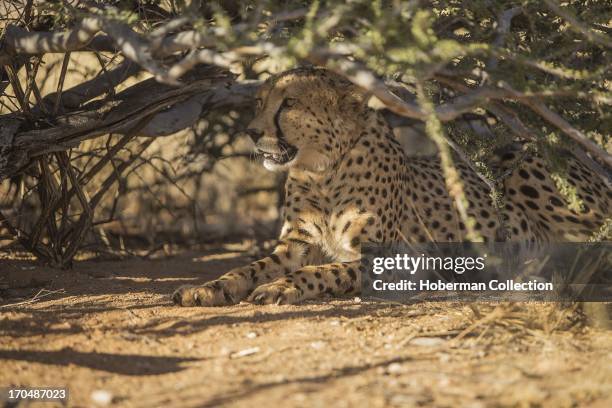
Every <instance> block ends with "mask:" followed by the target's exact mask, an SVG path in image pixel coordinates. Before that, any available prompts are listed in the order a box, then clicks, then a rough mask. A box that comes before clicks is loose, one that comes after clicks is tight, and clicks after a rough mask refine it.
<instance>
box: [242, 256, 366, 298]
mask: <svg viewBox="0 0 612 408" xmlns="http://www.w3.org/2000/svg"><path fill="white" fill-rule="evenodd" d="M359 265H360V261H353V262H342V263H340V262H338V263H330V264H325V265H319V266H313V265H309V266H305V267H303V268H301V269H298V270H297V271H294V272H289V273H287V274H285V276H283V277H281V278H278V279H276V280H274V281H272V282H270V283H267V284H265V285H261V286H259V287H257V288H256V289H255V290H254V291H253V293H252V294H251V296H249V299H248V301H250V302H253V303H258V304H271V303H276V304H291V303H298V302H301V301H303V300H306V299H313V298H316V297H317V296H320V295H321V294H323V293H328V294H332V295H337V296H338V295H345V294H355V293H359V292H360V291H361V271H360V269H359Z"/></svg>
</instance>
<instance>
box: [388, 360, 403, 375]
mask: <svg viewBox="0 0 612 408" xmlns="http://www.w3.org/2000/svg"><path fill="white" fill-rule="evenodd" d="M402 371H403V370H402V365H401V364H400V363H391V364H389V365H388V366H387V372H388V373H389V374H399V373H401V372H402Z"/></svg>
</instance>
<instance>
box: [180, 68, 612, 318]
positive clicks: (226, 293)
mask: <svg viewBox="0 0 612 408" xmlns="http://www.w3.org/2000/svg"><path fill="white" fill-rule="evenodd" d="M256 101H257V107H256V115H255V118H254V119H253V120H252V122H251V123H250V124H249V126H248V129H247V130H246V132H247V133H248V134H249V136H250V137H251V139H252V140H253V142H254V143H255V151H256V153H257V154H258V155H260V156H261V157H262V158H263V165H264V166H265V168H266V169H268V170H270V171H275V172H277V171H286V172H288V176H287V181H286V185H285V198H284V207H283V224H282V229H281V231H280V236H279V239H278V244H277V245H276V247H275V249H274V250H273V252H272V253H271V254H270V255H269V256H267V257H265V258H263V259H260V260H258V261H255V262H253V263H251V264H249V265H246V266H243V267H239V268H236V269H233V270H231V271H229V272H228V273H226V274H224V275H223V276H221V277H220V278H218V279H216V280H213V281H211V282H208V283H205V284H203V285H201V286H182V287H180V288H178V289H177V290H176V291H175V293H174V295H173V300H174V302H175V303H176V304H179V305H181V306H223V305H231V304H235V303H238V302H240V301H242V300H247V301H249V302H253V303H256V304H273V303H276V304H292V303H298V302H300V301H303V300H306V299H312V298H316V297H317V296H320V295H323V294H329V295H332V296H340V295H353V294H357V293H359V292H360V290H361V275H362V274H361V271H360V259H361V253H360V252H361V247H362V245H364V244H369V243H374V244H380V243H391V242H398V240H400V239H407V240H409V241H411V242H431V241H435V242H458V241H462V240H465V239H466V234H467V230H466V226H465V225H464V223H463V222H462V221H461V218H460V217H459V215H458V212H457V210H456V208H455V204H454V201H453V199H451V197H450V196H449V193H448V191H447V189H446V184H445V179H444V176H443V172H442V169H441V166H440V162H439V160H438V159H437V158H409V157H406V156H405V154H404V152H403V150H402V148H401V146H400V144H399V143H398V142H397V141H396V139H395V137H394V135H393V133H392V130H391V128H390V127H389V125H388V124H387V122H386V121H385V120H384V118H383V116H382V114H381V113H380V112H379V111H376V110H374V109H372V108H370V107H369V106H368V104H367V95H366V94H365V93H364V92H362V91H361V90H360V89H359V88H358V87H356V86H355V85H353V84H351V83H350V82H348V81H346V80H345V79H343V78H341V77H340V76H338V75H337V74H335V73H332V72H330V71H327V70H325V69H323V68H299V69H296V70H292V71H288V72H286V73H283V74H280V75H278V76H273V77H271V78H270V79H268V80H267V81H266V83H265V84H264V85H262V87H261V88H260V90H259V91H258V95H257V98H256ZM515 159H516V153H513V152H512V151H510V152H507V153H505V154H503V155H500V157H499V160H500V165H502V166H503V164H504V163H506V162H511V161H513V160H515ZM568 160H571V162H570V163H571V164H570V167H569V177H570V178H569V182H570V183H571V184H572V185H573V186H574V187H575V188H576V190H577V192H578V195H579V197H580V198H581V199H582V200H583V202H584V203H585V206H584V208H583V209H582V211H579V212H576V211H573V210H570V209H569V208H568V207H567V203H566V202H564V199H563V198H562V195H561V194H560V193H559V191H558V190H557V188H556V187H555V184H554V183H553V181H552V180H551V178H550V176H549V173H548V172H547V170H546V164H545V162H544V161H543V160H542V159H541V158H538V157H537V156H528V157H525V158H524V159H523V160H522V161H521V164H520V165H519V166H518V167H517V168H515V169H514V170H512V172H511V174H510V175H509V176H508V177H506V178H505V179H504V181H503V187H502V189H503V194H504V196H505V202H506V204H505V207H503V208H496V207H494V204H493V201H492V199H491V196H490V193H491V191H490V188H489V187H488V185H487V183H485V182H484V181H483V180H482V179H481V178H479V176H478V175H477V174H476V173H475V172H474V171H473V170H472V169H471V168H470V167H469V166H467V165H465V164H462V163H460V162H459V163H458V164H457V168H458V170H459V171H460V174H461V177H462V180H463V181H464V190H465V194H466V197H467V199H468V201H469V215H470V216H471V217H474V218H475V219H476V220H477V221H478V222H477V223H476V224H475V226H474V228H475V229H476V230H477V231H478V233H480V235H481V236H482V237H483V239H484V240H485V241H489V242H491V241H495V240H497V239H498V237H499V228H500V225H501V223H502V221H501V220H500V219H499V217H497V216H496V215H495V214H496V213H497V214H499V212H501V214H502V217H503V219H504V220H505V224H506V225H505V227H504V228H505V229H507V234H508V235H509V236H508V239H509V240H512V241H532V242H533V241H556V240H574V241H581V240H585V239H586V238H587V237H588V236H589V234H591V233H592V232H593V231H595V230H596V229H597V228H599V227H600V226H601V225H602V224H603V223H604V222H605V218H606V217H609V215H610V212H609V211H610V199H611V198H612V193H611V191H610V189H609V188H608V187H606V185H605V184H604V183H603V182H602V181H599V180H598V178H597V177H595V176H594V175H593V174H592V173H591V172H590V170H589V169H588V168H587V167H586V166H583V165H582V164H580V162H578V161H576V160H573V159H571V158H568Z"/></svg>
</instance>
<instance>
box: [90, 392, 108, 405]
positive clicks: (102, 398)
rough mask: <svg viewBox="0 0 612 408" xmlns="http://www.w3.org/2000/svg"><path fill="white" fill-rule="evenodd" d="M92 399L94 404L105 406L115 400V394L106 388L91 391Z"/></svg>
mask: <svg viewBox="0 0 612 408" xmlns="http://www.w3.org/2000/svg"><path fill="white" fill-rule="evenodd" d="M91 400H92V401H93V403H94V404H96V405H98V406H101V407H105V406H108V405H110V404H111V402H113V394H111V393H110V392H109V391H106V390H95V391H94V392H92V393H91Z"/></svg>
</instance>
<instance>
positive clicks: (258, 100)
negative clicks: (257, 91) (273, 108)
mask: <svg viewBox="0 0 612 408" xmlns="http://www.w3.org/2000/svg"><path fill="white" fill-rule="evenodd" d="M255 107H256V108H257V109H258V110H259V109H261V108H263V99H261V98H255Z"/></svg>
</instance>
